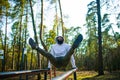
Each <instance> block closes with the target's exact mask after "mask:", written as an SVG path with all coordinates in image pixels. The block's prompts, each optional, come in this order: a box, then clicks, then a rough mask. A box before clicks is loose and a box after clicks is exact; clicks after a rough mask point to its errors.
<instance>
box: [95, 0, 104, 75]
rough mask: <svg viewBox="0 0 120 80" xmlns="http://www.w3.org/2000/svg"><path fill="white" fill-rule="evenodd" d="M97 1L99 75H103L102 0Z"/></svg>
mask: <svg viewBox="0 0 120 80" xmlns="http://www.w3.org/2000/svg"><path fill="white" fill-rule="evenodd" d="M96 1H97V15H98V44H99V49H98V50H99V51H98V63H99V64H98V75H103V74H104V72H103V57H102V35H101V13H100V0H96Z"/></svg>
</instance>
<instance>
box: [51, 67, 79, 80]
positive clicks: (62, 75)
mask: <svg viewBox="0 0 120 80" xmlns="http://www.w3.org/2000/svg"><path fill="white" fill-rule="evenodd" d="M76 71H77V68H76V69H72V70H69V71H67V72H65V73H63V74H61V75H59V76H57V77H54V78H52V80H63V79H66V78H68V77H69V76H70V75H71V74H72V73H74V72H76Z"/></svg>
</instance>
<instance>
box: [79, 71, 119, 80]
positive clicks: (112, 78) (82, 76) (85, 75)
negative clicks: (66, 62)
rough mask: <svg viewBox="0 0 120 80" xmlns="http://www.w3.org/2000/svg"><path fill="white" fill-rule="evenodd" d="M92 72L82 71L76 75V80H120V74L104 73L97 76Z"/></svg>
mask: <svg viewBox="0 0 120 80" xmlns="http://www.w3.org/2000/svg"><path fill="white" fill-rule="evenodd" d="M97 75H98V74H97V73H96V72H94V71H83V72H78V73H77V80H120V72H113V73H108V72H104V75H101V76H97Z"/></svg>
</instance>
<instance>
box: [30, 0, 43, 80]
mask: <svg viewBox="0 0 120 80" xmlns="http://www.w3.org/2000/svg"><path fill="white" fill-rule="evenodd" d="M29 2H30V8H31V15H32V23H33V31H34V37H35V41H36V43H37V45H38V37H37V31H36V26H35V21H34V13H33V9H32V2H31V0H29ZM37 57H38V68H39V69H40V68H41V67H40V56H39V53H38V52H37ZM39 75H40V74H38V79H40V76H39Z"/></svg>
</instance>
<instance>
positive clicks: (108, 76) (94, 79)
mask: <svg viewBox="0 0 120 80" xmlns="http://www.w3.org/2000/svg"><path fill="white" fill-rule="evenodd" d="M62 73H63V72H61V71H57V72H56V75H57V76H58V75H60V74H62ZM97 74H98V73H97V72H95V71H77V80H120V71H116V72H112V73H109V72H106V71H105V72H104V75H101V76H97ZM52 77H54V76H53V75H52ZM0 80H1V79H0ZM5 80H19V77H15V78H9V79H5ZM21 80H25V76H24V77H22V79H21ZM28 80H37V76H29V79H28ZM41 80H44V75H42V79H41ZM47 80H50V79H49V75H48V79H47ZM66 80H74V79H73V75H71V76H70V77H68V79H66Z"/></svg>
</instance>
